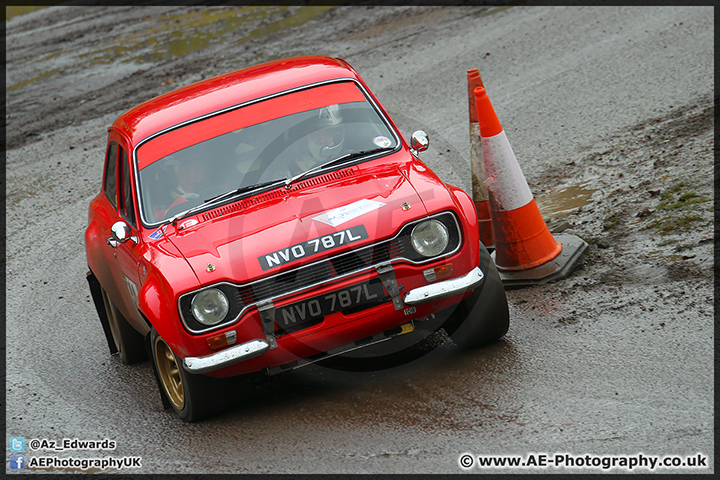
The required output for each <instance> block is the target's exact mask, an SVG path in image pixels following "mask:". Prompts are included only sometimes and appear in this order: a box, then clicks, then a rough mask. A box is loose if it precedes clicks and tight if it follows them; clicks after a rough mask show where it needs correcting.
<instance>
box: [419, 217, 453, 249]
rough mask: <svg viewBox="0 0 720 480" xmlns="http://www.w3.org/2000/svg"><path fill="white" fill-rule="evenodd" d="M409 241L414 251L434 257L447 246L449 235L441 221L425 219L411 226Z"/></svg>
mask: <svg viewBox="0 0 720 480" xmlns="http://www.w3.org/2000/svg"><path fill="white" fill-rule="evenodd" d="M410 242H411V243H412V246H413V248H414V249H415V251H416V252H417V253H419V254H420V255H422V256H423V257H434V256H436V255H440V254H441V253H442V252H443V251H444V250H445V248H447V246H448V243H449V242H450V235H449V234H448V231H447V228H446V227H445V225H443V224H442V223H440V222H438V221H437V220H427V221H425V222H422V223H419V224H417V225H416V226H415V228H413V230H412V233H410Z"/></svg>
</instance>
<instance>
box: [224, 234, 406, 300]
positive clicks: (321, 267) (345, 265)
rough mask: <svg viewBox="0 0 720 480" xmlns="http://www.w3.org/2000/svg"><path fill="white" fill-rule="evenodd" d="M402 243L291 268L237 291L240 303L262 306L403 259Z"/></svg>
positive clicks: (386, 243)
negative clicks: (336, 279) (384, 263)
mask: <svg viewBox="0 0 720 480" xmlns="http://www.w3.org/2000/svg"><path fill="white" fill-rule="evenodd" d="M405 243H406V242H401V241H400V240H399V239H398V238H393V239H391V240H386V241H384V242H380V243H376V244H374V245H369V246H367V247H363V248H359V249H356V250H351V251H349V252H346V253H344V254H342V255H336V256H333V257H330V258H326V259H324V260H320V261H318V262H315V263H312V264H310V265H305V266H302V267H297V268H293V269H292V270H289V271H287V272H283V273H280V274H277V275H274V276H272V277H267V278H264V279H262V280H258V281H256V282H254V283H251V284H249V285H244V286H241V287H238V289H239V290H240V295H241V296H242V297H243V299H245V298H248V299H252V300H250V301H249V302H244V303H245V304H246V305H247V304H248V303H257V302H261V301H262V300H265V299H268V298H276V297H281V296H284V295H287V294H289V293H292V292H296V291H299V290H304V289H305V288H308V287H310V286H313V285H317V284H320V283H325V282H327V281H329V280H332V279H334V278H337V277H341V276H345V275H348V274H351V273H353V272H361V271H363V270H367V269H368V268H370V267H372V266H373V265H377V264H378V263H382V262H386V261H388V260H390V259H391V258H400V257H405V256H406V255H405V250H406V246H405V245H404V244H405ZM409 246H410V245H409V243H407V247H409ZM410 248H411V247H410ZM391 253H392V255H391Z"/></svg>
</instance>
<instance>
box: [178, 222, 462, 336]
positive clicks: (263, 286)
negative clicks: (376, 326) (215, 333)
mask: <svg viewBox="0 0 720 480" xmlns="http://www.w3.org/2000/svg"><path fill="white" fill-rule="evenodd" d="M431 218H434V219H437V220H439V221H441V222H442V223H443V224H444V225H445V226H446V227H447V228H448V232H449V233H450V243H449V244H448V246H447V248H446V249H445V251H444V252H442V253H441V254H440V255H438V256H437V257H434V258H424V257H421V256H420V255H419V254H418V253H417V252H415V250H414V249H413V247H412V246H411V244H410V232H411V231H412V228H413V227H414V226H415V225H416V224H417V223H420V222H422V221H424V220H426V219H420V220H417V221H414V222H411V223H409V224H406V225H405V226H403V228H402V229H400V231H399V232H398V233H397V234H396V235H395V236H394V237H393V238H390V239H388V240H383V241H381V242H378V243H375V244H372V245H367V246H365V247H361V248H357V249H354V250H350V251H348V252H345V253H343V254H340V255H334V256H330V257H327V258H324V259H321V260H318V261H316V262H314V263H311V264H308V265H303V266H300V267H295V268H291V269H289V270H286V271H284V272H280V273H277V274H275V275H272V276H269V277H265V278H263V279H261V280H256V281H254V282H251V283H248V284H245V285H236V284H229V283H226V282H223V283H221V284H216V285H215V286H218V287H219V288H221V289H222V290H223V291H225V292H226V294H229V293H230V291H232V295H231V296H232V297H234V298H235V299H238V300H239V299H241V300H239V303H240V312H239V314H236V315H233V317H232V318H231V320H229V321H228V322H224V323H222V324H220V325H217V326H214V327H210V328H203V327H202V325H200V324H198V323H197V322H196V321H195V320H194V319H193V318H192V313H190V302H191V301H192V297H193V295H194V293H195V292H191V293H187V294H184V295H183V296H181V297H180V312H181V314H182V316H183V321H184V323H185V325H186V326H187V327H188V329H189V330H191V331H193V332H196V333H200V332H205V331H208V330H212V329H215V328H220V327H223V326H226V325H227V324H228V323H232V322H233V321H236V320H237V319H239V318H240V317H241V316H242V315H243V314H244V312H245V311H247V309H248V308H249V307H251V306H253V305H255V304H257V303H259V302H261V301H263V300H267V299H277V298H281V297H286V296H288V295H290V294H292V293H296V292H300V291H302V290H306V289H308V288H310V287H314V286H317V285H321V284H324V283H327V282H330V281H332V280H336V279H338V278H340V277H344V276H348V275H352V274H356V273H360V272H363V271H367V270H370V269H371V268H374V267H375V266H377V265H378V264H381V263H384V262H387V261H398V260H400V261H407V262H410V263H415V264H422V263H426V262H430V261H434V260H437V259H438V258H440V257H442V256H446V255H450V254H452V253H454V252H456V251H457V250H458V249H459V248H460V245H461V242H462V236H461V232H460V228H459V224H458V222H457V219H456V218H455V216H454V215H453V214H451V213H449V212H445V213H441V214H437V215H433V216H432V217H431ZM204 288H207V287H204ZM228 289H229V290H230V291H228ZM228 296H230V295H228Z"/></svg>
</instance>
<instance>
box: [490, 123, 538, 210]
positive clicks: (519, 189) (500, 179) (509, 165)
mask: <svg viewBox="0 0 720 480" xmlns="http://www.w3.org/2000/svg"><path fill="white" fill-rule="evenodd" d="M482 151H483V157H484V159H485V174H486V175H487V180H486V181H485V184H486V185H487V187H488V191H489V193H490V205H491V207H492V210H494V211H505V212H507V211H509V210H515V209H517V208H520V207H524V206H525V205H527V204H528V203H530V202H532V200H533V195H532V192H531V191H530V187H529V186H528V184H527V181H526V180H525V176H524V175H523V173H522V170H520V165H519V164H518V162H517V159H516V158H515V153H514V152H513V150H512V147H511V146H510V142H509V141H508V139H507V136H506V135H505V130H503V131H501V132H500V133H498V134H497V135H494V136H492V137H482Z"/></svg>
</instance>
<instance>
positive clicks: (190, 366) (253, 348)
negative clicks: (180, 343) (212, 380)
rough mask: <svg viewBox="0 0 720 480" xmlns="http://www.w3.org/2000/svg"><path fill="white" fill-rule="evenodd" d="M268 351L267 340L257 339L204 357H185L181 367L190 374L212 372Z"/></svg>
mask: <svg viewBox="0 0 720 480" xmlns="http://www.w3.org/2000/svg"><path fill="white" fill-rule="evenodd" d="M268 350H270V344H269V343H268V342H267V340H264V339H259V338H258V339H255V340H250V341H249V342H246V343H243V344H241V345H235V346H234V347H230V348H227V349H225V350H221V351H219V352H217V353H212V354H210V355H205V356H204V357H185V360H183V367H185V370H187V371H188V372H190V373H205V372H212V371H213V370H218V369H220V368H223V367H227V366H229V365H233V364H235V363H238V362H242V361H243V360H248V359H250V358H253V357H257V356H258V355H260V354H263V353H265V352H267V351H268Z"/></svg>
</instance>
